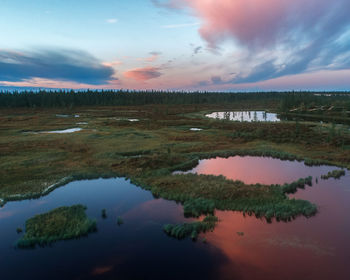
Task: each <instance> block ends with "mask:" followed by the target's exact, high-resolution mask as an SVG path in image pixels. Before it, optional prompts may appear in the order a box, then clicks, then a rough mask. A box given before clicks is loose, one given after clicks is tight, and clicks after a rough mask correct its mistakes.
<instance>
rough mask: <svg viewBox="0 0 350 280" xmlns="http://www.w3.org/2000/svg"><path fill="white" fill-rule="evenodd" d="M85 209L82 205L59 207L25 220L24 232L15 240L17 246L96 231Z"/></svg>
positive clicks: (31, 244) (36, 243) (48, 242)
mask: <svg viewBox="0 0 350 280" xmlns="http://www.w3.org/2000/svg"><path fill="white" fill-rule="evenodd" d="M85 210H86V207H85V206H83V205H73V206H71V207H59V208H56V209H54V210H52V211H50V212H48V213H45V214H40V215H36V216H34V217H33V218H30V219H29V220H27V221H26V227H25V234H24V236H23V237H22V238H21V239H20V240H19V241H18V242H17V247H19V248H28V247H29V248H30V247H32V248H33V247H35V246H37V245H38V246H46V245H50V244H52V243H53V242H56V241H58V240H67V239H74V238H79V237H81V236H85V235H87V234H88V233H90V232H93V231H96V222H95V221H93V220H90V219H89V218H88V217H87V216H86V214H85Z"/></svg>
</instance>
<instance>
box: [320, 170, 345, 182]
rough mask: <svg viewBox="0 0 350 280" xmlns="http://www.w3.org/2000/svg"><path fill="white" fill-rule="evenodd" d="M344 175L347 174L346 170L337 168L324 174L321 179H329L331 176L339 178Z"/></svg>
mask: <svg viewBox="0 0 350 280" xmlns="http://www.w3.org/2000/svg"><path fill="white" fill-rule="evenodd" d="M342 176H345V170H343V169H337V170H333V171H329V172H328V173H327V174H326V175H322V176H321V179H323V180H327V179H329V178H334V179H339V178H340V177H342Z"/></svg>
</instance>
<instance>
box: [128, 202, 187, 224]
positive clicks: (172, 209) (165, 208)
mask: <svg viewBox="0 0 350 280" xmlns="http://www.w3.org/2000/svg"><path fill="white" fill-rule="evenodd" d="M140 213H141V214H140ZM140 215H142V217H143V218H144V219H145V222H147V220H156V221H175V222H182V221H183V220H184V214H183V208H182V205H181V204H176V203H175V202H169V201H166V200H164V199H153V200H149V201H146V202H144V203H142V204H138V205H137V206H136V207H134V208H132V209H131V210H129V211H128V212H126V213H124V214H123V215H122V216H123V218H125V219H128V220H129V219H139V218H140Z"/></svg>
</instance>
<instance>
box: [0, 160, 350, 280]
mask: <svg viewBox="0 0 350 280" xmlns="http://www.w3.org/2000/svg"><path fill="white" fill-rule="evenodd" d="M203 163H205V164H204V165H203ZM212 163H215V164H212ZM201 164H202V165H201ZM201 164H200V165H199V166H201V169H200V172H201V173H204V172H206V173H205V174H209V173H214V172H213V170H216V171H215V174H220V170H221V174H224V173H223V172H226V173H225V174H224V175H225V176H227V177H231V178H233V179H240V180H243V181H246V182H248V183H256V182H260V183H262V182H264V183H269V184H270V183H282V182H288V181H293V180H295V179H297V178H300V177H305V176H309V175H312V176H318V177H319V176H320V175H321V174H324V173H327V172H328V171H329V170H332V169H334V167H328V166H320V167H307V166H305V165H304V164H303V163H301V162H288V161H287V162H286V161H280V160H276V159H271V158H256V157H233V158H228V159H214V160H212V161H206V162H205V161H202V162H201ZM217 166H219V167H217ZM227 166H228V167H230V168H228V167H227ZM214 167H217V168H216V169H213V168H214ZM226 167H227V168H226ZM197 168H199V167H197ZM261 169H262V172H261ZM198 170H199V169H197V171H196V172H198ZM225 170H226V171H225ZM192 172H195V171H194V170H193V171H192ZM349 186H350V176H349V173H348V172H347V173H346V176H344V177H342V178H341V179H340V180H334V179H329V180H319V183H318V184H314V187H312V188H306V189H305V190H298V192H297V193H296V194H293V195H291V197H296V198H301V199H307V200H310V201H311V202H313V203H316V204H317V205H318V207H319V213H318V214H317V215H316V216H314V217H312V218H310V219H307V218H305V217H298V218H297V219H296V220H294V221H293V222H290V223H284V222H279V223H278V222H272V224H267V223H266V222H265V221H264V219H257V218H255V217H253V216H243V215H242V213H239V212H232V211H216V215H217V216H218V218H219V220H220V222H219V223H218V226H217V228H216V229H215V230H214V231H213V232H210V233H207V234H206V235H205V238H206V240H207V242H206V243H202V242H200V240H201V238H199V239H198V242H192V241H191V240H189V239H187V240H182V241H178V240H175V239H173V238H169V237H168V236H166V235H165V234H164V233H163V232H162V225H163V224H165V223H181V222H184V221H189V220H188V219H185V218H184V217H183V209H182V206H181V205H179V204H176V203H175V202H172V201H166V200H163V199H154V198H153V197H152V195H151V193H150V192H148V191H144V190H142V189H140V188H137V187H135V186H133V185H132V184H130V182H129V181H126V180H124V179H108V180H106V179H104V180H102V179H100V180H91V181H80V182H72V183H70V184H68V185H66V186H64V187H62V188H59V189H56V190H55V191H54V192H52V193H51V194H49V195H48V196H46V197H42V198H40V199H37V200H26V201H18V202H10V203H8V204H6V205H5V206H4V207H3V208H0V228H1V239H0V252H1V253H0V270H1V277H2V279H26V278H28V275H30V277H29V278H33V279H36V280H38V279H227V280H228V279H230V280H231V279H242V280H246V279H247V280H248V279H269V280H270V279H276V280H277V279H278V280H280V279H290V280H292V279H293V280H294V279H321V280H328V279H333V278H334V279H337V280H345V279H348V275H349V273H350V267H349V265H348V263H349V260H350V241H349V238H348V236H349V233H350V220H349V219H348V216H347V215H346V213H349V212H350V193H349V192H347V191H348V190H349ZM77 203H81V204H84V205H87V207H88V209H87V215H88V216H89V217H91V218H96V219H97V226H98V232H97V233H96V234H92V235H90V236H88V237H87V238H83V239H80V240H73V241H67V242H58V243H55V244H54V246H53V247H50V248H44V249H37V250H24V251H23V250H15V249H14V248H13V246H12V244H13V243H14V242H15V241H16V240H17V239H18V238H19V236H20V235H17V233H16V228H17V227H18V226H21V227H23V226H24V221H25V220H26V219H28V218H29V217H31V216H33V215H34V214H38V213H43V212H47V211H49V210H51V209H53V208H56V207H59V206H62V205H66V206H69V205H73V204H77ZM103 208H105V209H106V210H107V219H102V218H101V209H103ZM118 216H121V217H122V218H123V220H124V224H123V225H121V226H118V225H117V220H116V219H117V217H118ZM202 237H204V236H202ZM19 268H20V269H19Z"/></svg>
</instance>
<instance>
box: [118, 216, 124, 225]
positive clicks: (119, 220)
mask: <svg viewBox="0 0 350 280" xmlns="http://www.w3.org/2000/svg"><path fill="white" fill-rule="evenodd" d="M122 224H124V220H123V218H122V217H118V218H117V225H118V226H121V225H122Z"/></svg>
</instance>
